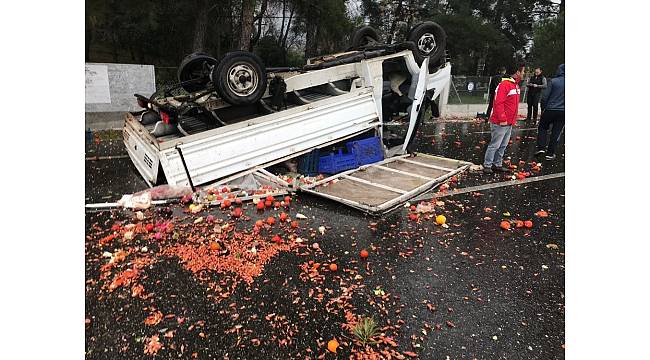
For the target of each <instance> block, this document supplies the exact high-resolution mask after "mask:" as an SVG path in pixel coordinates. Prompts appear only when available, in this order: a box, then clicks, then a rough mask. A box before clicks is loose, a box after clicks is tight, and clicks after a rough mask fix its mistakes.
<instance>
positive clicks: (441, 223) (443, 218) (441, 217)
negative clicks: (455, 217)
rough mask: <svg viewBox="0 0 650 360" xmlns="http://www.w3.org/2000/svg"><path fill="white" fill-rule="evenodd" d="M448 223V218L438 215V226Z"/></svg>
mask: <svg viewBox="0 0 650 360" xmlns="http://www.w3.org/2000/svg"><path fill="white" fill-rule="evenodd" d="M446 223H447V217H446V216H444V215H438V216H436V224H438V225H443V224H446Z"/></svg>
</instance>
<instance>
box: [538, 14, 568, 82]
mask: <svg viewBox="0 0 650 360" xmlns="http://www.w3.org/2000/svg"><path fill="white" fill-rule="evenodd" d="M533 42H534V45H533V49H532V60H533V63H534V66H539V67H541V68H542V70H543V71H544V73H545V74H546V76H553V75H554V74H555V71H556V70H557V67H558V65H560V64H562V63H564V13H561V14H560V16H558V17H557V18H554V19H548V20H546V21H544V22H542V23H541V24H539V25H538V26H537V27H535V33H534V37H533Z"/></svg>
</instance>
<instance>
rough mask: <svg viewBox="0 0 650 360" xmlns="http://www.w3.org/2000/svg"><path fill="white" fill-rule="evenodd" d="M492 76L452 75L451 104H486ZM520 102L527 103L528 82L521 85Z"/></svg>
mask: <svg viewBox="0 0 650 360" xmlns="http://www.w3.org/2000/svg"><path fill="white" fill-rule="evenodd" d="M491 78H492V77H491V76H471V75H470V76H468V75H452V76H451V86H450V89H449V102H448V103H449V104H486V105H487V103H488V100H489V98H490V93H489V92H490V79H491ZM519 87H520V88H521V96H520V97H519V101H520V102H522V103H523V102H526V91H527V88H526V80H522V81H521V82H520V83H519Z"/></svg>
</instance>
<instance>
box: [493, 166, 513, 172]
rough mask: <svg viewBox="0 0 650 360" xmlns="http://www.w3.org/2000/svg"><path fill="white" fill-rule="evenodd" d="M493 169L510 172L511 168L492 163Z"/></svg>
mask: <svg viewBox="0 0 650 360" xmlns="http://www.w3.org/2000/svg"><path fill="white" fill-rule="evenodd" d="M492 171H494V172H502V173H506V172H509V171H510V169H508V168H507V167H503V166H496V165H492Z"/></svg>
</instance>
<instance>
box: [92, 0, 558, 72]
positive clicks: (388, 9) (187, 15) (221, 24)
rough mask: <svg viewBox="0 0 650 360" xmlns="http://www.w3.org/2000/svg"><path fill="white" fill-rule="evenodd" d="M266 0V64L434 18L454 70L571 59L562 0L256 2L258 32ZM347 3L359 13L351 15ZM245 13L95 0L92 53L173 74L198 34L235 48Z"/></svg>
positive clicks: (205, 2) (188, 1) (220, 0)
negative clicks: (362, 32)
mask: <svg viewBox="0 0 650 360" xmlns="http://www.w3.org/2000/svg"><path fill="white" fill-rule="evenodd" d="M264 2H266V3H267V5H268V9H267V10H266V13H265V14H264V16H263V17H262V19H261V21H262V24H263V26H262V32H261V34H260V36H259V37H258V40H257V43H255V44H254V47H253V48H254V51H255V52H256V53H257V54H259V55H260V57H262V59H263V60H264V61H265V63H266V64H267V65H268V66H297V65H302V64H304V57H305V54H309V55H310V56H312V55H322V54H327V53H333V52H338V51H343V50H345V49H347V48H348V46H349V40H350V34H351V33H352V31H353V30H354V28H356V27H358V26H361V25H363V24H370V25H371V26H373V27H374V28H376V29H377V30H378V33H379V35H380V37H382V38H383V40H385V41H386V40H388V39H392V41H393V42H399V41H404V40H406V34H407V33H408V31H409V29H410V28H411V27H413V26H414V25H415V24H417V23H418V22H422V21H427V20H433V21H436V22H438V23H439V24H440V25H442V26H443V28H444V29H445V31H446V32H447V35H448V38H447V49H448V52H449V54H450V56H451V58H452V64H453V68H452V69H453V72H454V73H455V74H474V73H476V71H477V65H478V64H479V63H483V62H485V65H486V67H485V70H484V72H483V74H484V75H491V74H493V73H494V71H495V70H496V68H497V67H498V66H502V65H505V64H507V63H509V62H512V61H513V59H514V57H519V58H522V57H526V58H527V63H528V64H531V65H532V64H533V63H534V64H535V65H540V66H542V67H543V68H544V70H545V71H546V74H550V72H554V71H555V68H556V67H557V64H559V63H561V62H563V60H564V16H563V14H562V15H560V16H559V17H558V16H557V13H558V12H559V11H561V9H562V8H563V2H561V3H560V4H557V3H554V2H550V1H548V0H444V1H443V0H319V1H313V0H268V1H265V0H256V1H255V3H256V8H255V13H254V16H255V19H256V20H255V29H256V31H257V24H258V23H259V21H258V20H259V17H258V15H259V12H260V11H261V8H262V4H263V3H264ZM348 5H352V6H351V8H354V9H359V10H360V13H354V14H350V13H349V11H348ZM283 8H284V9H285V12H284V21H283V19H282V18H283V12H282V9H283ZM241 12H242V0H201V1H197V0H175V1H157V0H139V1H119V0H87V1H86V61H93V62H122V63H144V64H153V65H156V66H157V67H159V68H161V69H164V68H165V67H169V69H168V70H169V71H168V72H169V75H170V76H169V78H170V80H173V78H175V76H174V73H175V69H174V68H173V67H175V66H178V64H179V63H180V61H181V59H182V58H183V57H184V56H185V55H186V54H188V53H190V52H192V48H193V45H194V41H193V40H194V39H195V38H196V39H201V38H205V41H204V48H205V51H206V52H207V53H209V54H211V55H213V56H215V57H217V58H219V57H221V56H223V55H224V54H225V53H226V52H228V51H231V50H233V49H234V48H235V47H236V46H237V43H238V39H239V36H240V33H241V26H240V21H241V20H240V19H241V15H242V14H241ZM204 13H207V14H208V25H207V28H204V32H200V31H199V30H197V29H199V28H200V27H197V26H196V24H197V18H198V17H199V16H198V15H199V14H204ZM291 13H292V14H293V15H292V20H291V23H290V25H289V14H291ZM281 23H284V24H285V26H284V28H282V26H283V25H282V24H281ZM287 29H289V31H288V32H287V31H286V30H287ZM197 34H205V36H204V37H201V36H196V35H197ZM532 43H534V45H533V47H532V52H531V53H530V54H527V49H528V48H529V47H530V45H531V44H532ZM551 69H552V70H551ZM163 71H166V70H163ZM157 72H158V69H157Z"/></svg>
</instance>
